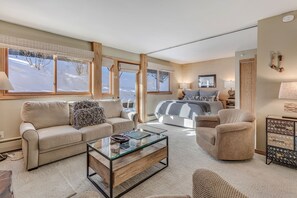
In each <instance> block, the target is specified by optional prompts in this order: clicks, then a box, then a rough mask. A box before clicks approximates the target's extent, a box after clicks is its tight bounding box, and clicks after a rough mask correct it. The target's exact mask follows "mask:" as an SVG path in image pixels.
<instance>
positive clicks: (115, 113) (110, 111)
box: [98, 100, 123, 118]
mask: <svg viewBox="0 0 297 198" xmlns="http://www.w3.org/2000/svg"><path fill="white" fill-rule="evenodd" d="M98 103H99V106H100V107H102V108H103V109H104V113H105V116H106V117H107V118H115V117H121V112H122V110H123V107H122V103H121V101H120V100H99V101H98Z"/></svg>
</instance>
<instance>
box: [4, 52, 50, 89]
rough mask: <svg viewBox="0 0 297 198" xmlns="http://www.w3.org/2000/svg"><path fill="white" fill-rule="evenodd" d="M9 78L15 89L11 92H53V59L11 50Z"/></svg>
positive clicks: (33, 53)
mask: <svg viewBox="0 0 297 198" xmlns="http://www.w3.org/2000/svg"><path fill="white" fill-rule="evenodd" d="M8 77H9V80H10V82H11V84H12V86H13V87H14V90H11V91H10V92H15V93H16V92H24V93H25V92H53V91H54V86H53V85H54V61H53V57H51V56H46V55H44V54H42V53H35V52H28V51H24V50H13V49H9V54H8Z"/></svg>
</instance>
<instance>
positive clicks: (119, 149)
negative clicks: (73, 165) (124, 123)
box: [87, 131, 169, 198]
mask: <svg viewBox="0 0 297 198" xmlns="http://www.w3.org/2000/svg"><path fill="white" fill-rule="evenodd" d="M131 132H133V131H130V132H126V133H123V135H127V134H128V133H131ZM129 145H131V146H129ZM124 147H125V148H124ZM168 162H169V160H168V136H166V135H163V134H156V133H150V135H149V136H148V137H145V138H142V139H140V140H136V139H132V138H130V142H127V143H123V144H120V143H115V142H114V141H113V140H111V138H110V137H106V138H102V139H98V140H95V141H90V142H88V143H87V177H88V179H89V180H90V181H91V182H92V183H93V185H94V186H95V187H96V188H97V189H98V190H99V191H100V192H101V193H102V194H103V195H104V196H105V197H108V198H112V197H120V196H122V195H123V194H125V193H127V192H128V191H130V190H131V189H133V188H134V187H136V186H137V185H139V184H140V183H142V182H144V181H145V180H147V179H148V178H150V177H152V176H153V175H155V174H156V173H158V172H160V171H161V170H163V169H165V168H166V167H168V165H169V163H168ZM147 170H149V171H147ZM144 172H145V174H144ZM141 174H144V175H141ZM140 175H141V177H140ZM136 178H137V179H136ZM139 178H140V179H139ZM126 181H128V183H129V184H130V186H129V187H128V188H127V189H124V190H121V191H120V192H118V193H117V194H116V193H114V189H115V188H117V187H119V186H121V184H125V182H126ZM131 183H132V185H131ZM119 189H122V188H121V187H120V188H119ZM114 194H116V195H114Z"/></svg>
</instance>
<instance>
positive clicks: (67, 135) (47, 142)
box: [37, 125, 82, 151]
mask: <svg viewBox="0 0 297 198" xmlns="http://www.w3.org/2000/svg"><path fill="white" fill-rule="evenodd" d="M37 133H38V136H39V149H40V150H41V151H44V150H49V149H53V148H57V147H60V146H65V145H68V144H73V143H76V142H80V141H82V135H81V133H80V132H79V131H78V130H76V129H75V128H73V127H72V126H70V125H64V126H55V127H49V128H43V129H39V130H37Z"/></svg>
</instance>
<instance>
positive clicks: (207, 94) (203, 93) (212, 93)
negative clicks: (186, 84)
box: [200, 90, 219, 100]
mask: <svg viewBox="0 0 297 198" xmlns="http://www.w3.org/2000/svg"><path fill="white" fill-rule="evenodd" d="M218 93H219V91H218V90H214V91H206V90H200V96H202V97H212V96H214V100H217V97H218Z"/></svg>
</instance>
